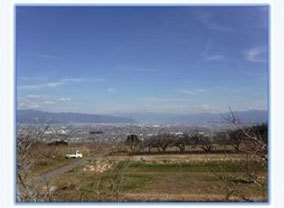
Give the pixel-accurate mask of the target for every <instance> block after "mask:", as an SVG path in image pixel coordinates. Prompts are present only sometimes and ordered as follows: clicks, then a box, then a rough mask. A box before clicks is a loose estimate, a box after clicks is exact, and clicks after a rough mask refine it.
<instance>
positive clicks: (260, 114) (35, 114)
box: [17, 110, 268, 124]
mask: <svg viewBox="0 0 284 208" xmlns="http://www.w3.org/2000/svg"><path fill="white" fill-rule="evenodd" d="M17 112H18V113H17V122H18V123H26V124H40V123H46V122H49V123H53V124H60V123H62V124H72V123H137V122H139V123H169V124H171V123H190V124H202V123H210V122H216V123H222V122H225V119H224V116H228V115H229V112H227V113H196V114H183V115H180V114H159V113H156V114H155V113H136V114H119V115H105V114H87V113H74V112H61V113H52V112H45V111H38V110H18V111H17ZM234 113H235V115H236V117H238V118H239V119H240V121H241V122H243V123H265V122H267V121H268V113H267V111H266V110H248V111H235V112H234Z"/></svg>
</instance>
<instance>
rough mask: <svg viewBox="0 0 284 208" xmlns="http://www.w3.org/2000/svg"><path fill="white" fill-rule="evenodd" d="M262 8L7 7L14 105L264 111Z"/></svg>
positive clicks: (105, 110)
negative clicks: (12, 14) (11, 20)
mask: <svg viewBox="0 0 284 208" xmlns="http://www.w3.org/2000/svg"><path fill="white" fill-rule="evenodd" d="M268 12H269V11H268V7H265V6H225V7H222V6H214V7H210V6H180V7H169V6H166V7H163V6H156V7H147V6H146V7H145V6H143V7H124V6H120V7H111V6H110V7H96V6H94V7H92V6H88V7H61V6H56V7H52V6H45V7H31V6H24V7H23V6H17V7H16V65H17V101H18V102H17V107H18V109H33V110H42V111H48V112H78V113H89V114H135V113H157V114H169V113H170V114H196V113H203V112H208V113H223V112H227V111H228V106H231V108H232V109H233V110H234V111H245V110H267V102H268V70H269V68H268V67H269V60H268V57H269V54H268V52H269V42H268V32H269V25H268V22H269V21H268V16H269V14H268Z"/></svg>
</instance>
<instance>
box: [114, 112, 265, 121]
mask: <svg viewBox="0 0 284 208" xmlns="http://www.w3.org/2000/svg"><path fill="white" fill-rule="evenodd" d="M234 114H235V116H236V117H237V118H238V119H239V120H240V121H241V122H242V123H264V122H267V121H268V114H267V111H266V110H248V111H236V112H234ZM118 115H121V114H118ZM229 115H230V114H229V113H223V114H220V113H219V114H217V113H197V114H183V115H180V114H179V115H178V114H158V113H156V114H155V113H136V114H129V115H126V116H128V117H129V118H133V119H135V120H136V121H138V122H142V123H170V124H171V123H187V124H205V123H212V122H215V123H224V122H226V121H225V119H224V117H228V116H229Z"/></svg>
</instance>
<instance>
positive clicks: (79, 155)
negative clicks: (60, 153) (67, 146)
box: [65, 150, 83, 159]
mask: <svg viewBox="0 0 284 208" xmlns="http://www.w3.org/2000/svg"><path fill="white" fill-rule="evenodd" d="M65 157H66V158H67V159H69V158H82V157H83V154H82V153H81V152H80V151H79V150H76V152H75V154H66V156H65Z"/></svg>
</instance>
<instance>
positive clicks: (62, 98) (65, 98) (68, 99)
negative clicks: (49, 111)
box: [58, 97, 71, 102]
mask: <svg viewBox="0 0 284 208" xmlns="http://www.w3.org/2000/svg"><path fill="white" fill-rule="evenodd" d="M58 100H59V101H63V102H65V101H71V98H70V97H61V98H59V99H58Z"/></svg>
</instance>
